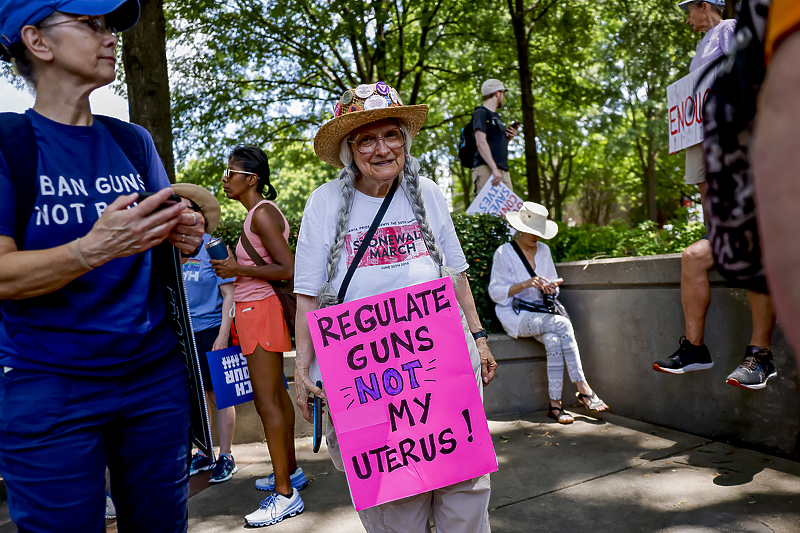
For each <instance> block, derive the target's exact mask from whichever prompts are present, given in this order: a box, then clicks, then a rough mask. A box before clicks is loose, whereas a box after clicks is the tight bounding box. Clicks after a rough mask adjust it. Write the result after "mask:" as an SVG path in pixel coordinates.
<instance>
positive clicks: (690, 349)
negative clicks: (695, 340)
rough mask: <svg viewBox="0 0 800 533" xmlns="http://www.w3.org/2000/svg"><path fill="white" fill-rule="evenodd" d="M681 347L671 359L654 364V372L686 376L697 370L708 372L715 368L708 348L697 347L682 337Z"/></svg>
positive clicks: (704, 346)
mask: <svg viewBox="0 0 800 533" xmlns="http://www.w3.org/2000/svg"><path fill="white" fill-rule="evenodd" d="M680 342H681V347H680V348H678V350H677V351H676V352H675V353H674V354H672V355H671V356H670V357H669V359H662V360H661V361H656V362H655V363H653V370H655V371H656V372H666V373H667V374H685V373H687V372H694V371H696V370H708V369H709V368H711V367H713V366H714V361H712V360H711V353H710V352H709V351H708V346H706V345H705V344H701V345H700V346H695V345H694V344H692V343H691V342H689V341H688V340H687V339H686V337H681V341H680Z"/></svg>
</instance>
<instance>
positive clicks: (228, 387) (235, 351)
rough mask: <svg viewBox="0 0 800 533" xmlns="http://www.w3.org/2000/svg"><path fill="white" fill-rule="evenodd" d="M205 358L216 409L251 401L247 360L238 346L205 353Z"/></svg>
mask: <svg viewBox="0 0 800 533" xmlns="http://www.w3.org/2000/svg"><path fill="white" fill-rule="evenodd" d="M206 356H208V368H209V370H211V382H212V383H213V384H214V396H215V397H216V399H217V409H225V408H226V407H230V406H232V405H238V404H240V403H245V402H249V401H251V400H252V399H253V387H252V385H250V370H249V369H248V368H247V358H246V357H245V356H244V355H242V349H241V348H240V347H239V346H231V347H230V348H225V349H224V350H216V351H213V352H207V353H206Z"/></svg>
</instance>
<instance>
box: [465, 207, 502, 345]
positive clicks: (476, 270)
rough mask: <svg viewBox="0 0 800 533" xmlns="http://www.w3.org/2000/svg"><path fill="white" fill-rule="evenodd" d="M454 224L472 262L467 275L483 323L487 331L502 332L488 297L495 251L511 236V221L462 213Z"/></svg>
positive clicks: (469, 261) (492, 304)
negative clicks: (509, 223) (509, 224)
mask: <svg viewBox="0 0 800 533" xmlns="http://www.w3.org/2000/svg"><path fill="white" fill-rule="evenodd" d="M453 225H455V228H456V234H457V235H458V239H459V241H460V242H461V248H462V249H463V250H464V255H465V256H466V258H467V263H469V270H468V271H467V277H468V279H469V285H470V288H471V289H472V296H473V298H474V299H475V307H476V308H477V309H478V315H479V316H480V317H481V322H482V323H483V326H484V328H486V331H489V332H492V333H497V332H502V331H503V326H502V325H501V324H500V321H499V320H498V319H497V316H496V315H495V314H494V302H493V301H492V299H491V298H489V281H490V280H491V277H492V257H493V256H494V252H495V250H497V248H498V247H500V246H501V245H503V244H505V243H507V242H508V241H509V240H510V239H511V235H510V234H509V231H508V224H507V223H506V221H505V220H504V219H502V218H499V217H496V216H492V215H475V216H470V215H467V214H463V213H461V214H455V215H453Z"/></svg>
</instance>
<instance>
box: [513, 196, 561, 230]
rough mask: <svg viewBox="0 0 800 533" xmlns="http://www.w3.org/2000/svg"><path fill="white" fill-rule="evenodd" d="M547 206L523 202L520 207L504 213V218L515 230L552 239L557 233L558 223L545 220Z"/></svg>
mask: <svg viewBox="0 0 800 533" xmlns="http://www.w3.org/2000/svg"><path fill="white" fill-rule="evenodd" d="M547 215H548V213H547V208H546V207H545V206H543V205H542V204H537V203H534V202H524V203H523V204H522V209H520V210H519V211H511V212H508V213H506V220H508V223H509V224H511V227H513V228H514V229H515V230H517V231H521V232H523V233H530V234H532V235H538V236H539V237H541V238H542V239H552V238H553V237H555V236H556V233H558V224H556V223H555V222H553V221H552V220H547Z"/></svg>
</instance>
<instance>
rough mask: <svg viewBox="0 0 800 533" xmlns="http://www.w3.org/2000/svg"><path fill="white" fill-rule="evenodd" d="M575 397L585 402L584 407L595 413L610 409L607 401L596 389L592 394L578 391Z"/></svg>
mask: <svg viewBox="0 0 800 533" xmlns="http://www.w3.org/2000/svg"><path fill="white" fill-rule="evenodd" d="M575 397H576V398H577V399H578V401H579V402H581V403H582V404H583V406H584V407H586V408H587V409H588V410H589V411H591V412H593V413H602V412H603V411H608V405H606V402H604V401H603V400H601V399H600V397H598V396H597V393H596V392H594V391H592V394H591V396H590V395H588V394H581V393H580V392H576V393H575Z"/></svg>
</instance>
